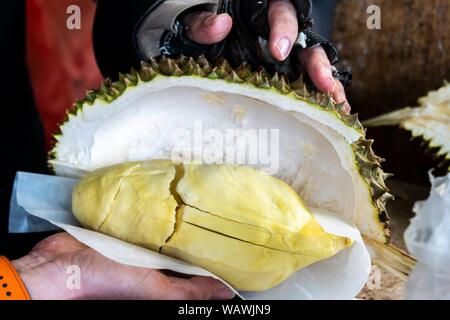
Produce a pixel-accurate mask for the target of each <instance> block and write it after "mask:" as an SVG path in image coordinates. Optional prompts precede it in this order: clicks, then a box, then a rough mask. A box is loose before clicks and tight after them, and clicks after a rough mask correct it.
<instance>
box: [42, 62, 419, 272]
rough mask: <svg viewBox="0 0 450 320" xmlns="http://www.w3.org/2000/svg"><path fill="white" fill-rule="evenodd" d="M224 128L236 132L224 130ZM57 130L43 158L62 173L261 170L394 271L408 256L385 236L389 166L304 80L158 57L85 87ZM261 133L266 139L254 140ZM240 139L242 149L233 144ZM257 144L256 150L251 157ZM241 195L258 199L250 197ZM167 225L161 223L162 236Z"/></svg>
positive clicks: (405, 266)
mask: <svg viewBox="0 0 450 320" xmlns="http://www.w3.org/2000/svg"><path fill="white" fill-rule="evenodd" d="M229 132H233V133H234V136H232V138H231V139H222V137H223V136H225V137H226V136H227V134H228V133H229ZM198 136H200V139H197V138H198ZM55 139H56V144H55V147H54V149H53V150H52V152H51V157H50V160H49V162H50V165H51V167H52V168H53V170H54V171H55V173H56V174H57V175H62V176H69V177H83V176H85V175H86V174H88V173H89V172H91V171H94V170H97V169H100V168H104V167H109V166H112V165H116V164H121V163H126V162H133V161H146V160H152V159H166V160H174V161H176V162H182V163H190V162H194V163H204V164H229V165H243V166H250V167H253V168H256V169H261V170H264V171H266V172H268V173H270V174H272V175H273V176H275V177H276V178H278V179H280V180H282V181H284V182H285V183H286V184H288V185H289V186H290V187H291V188H292V189H293V190H294V191H295V192H296V193H297V194H298V195H299V196H300V198H301V199H302V200H303V201H304V203H305V205H306V206H307V207H308V208H318V209H320V210H325V211H329V212H331V213H333V214H336V215H338V216H340V217H342V219H345V220H346V221H347V222H349V223H353V224H354V225H356V226H357V227H358V229H359V230H360V232H361V233H362V235H363V236H364V239H365V242H366V243H367V245H368V246H369V247H370V249H371V253H372V257H373V259H374V261H376V262H377V263H379V264H381V265H383V266H385V267H387V268H390V269H391V270H394V271H395V272H396V273H397V274H399V275H405V274H408V272H409V271H410V270H411V268H412V267H413V265H414V263H413V260H411V259H410V257H408V256H407V255H406V254H403V253H401V252H400V251H398V250H396V249H395V248H393V247H391V246H390V245H389V244H388V243H389V228H388V222H389V218H388V215H387V213H386V209H385V204H386V201H387V200H389V199H390V198H391V196H390V194H389V193H388V190H387V188H386V185H385V183H384V180H385V178H387V177H388V175H387V174H385V173H384V172H383V171H382V169H381V165H380V163H381V160H382V159H381V158H379V157H377V156H376V155H375V154H374V152H373V151H372V148H371V145H372V141H368V140H366V139H365V130H364V128H363V127H362V125H361V123H360V122H359V121H358V118H357V116H356V115H349V114H346V113H345V111H344V110H343V105H342V104H337V103H335V102H334V101H333V99H332V98H331V97H330V95H327V94H321V93H318V92H316V91H313V90H310V89H308V86H307V85H305V83H304V82H303V81H302V79H300V80H298V81H296V82H293V83H289V82H288V81H287V80H286V79H285V78H284V77H283V76H280V75H278V74H275V75H271V76H269V75H268V74H267V73H266V72H265V71H264V70H259V71H252V70H250V68H248V67H247V66H245V65H243V66H241V67H240V68H238V69H233V68H232V67H230V65H229V64H228V63H227V62H226V61H223V62H221V63H219V64H218V65H212V64H211V63H209V62H208V61H207V60H206V59H205V58H203V57H200V58H198V59H196V60H194V59H192V58H186V57H181V58H179V59H169V58H164V57H163V58H161V59H157V60H151V61H149V62H148V63H147V62H145V63H142V67H141V69H140V70H139V71H135V70H132V71H131V72H130V73H129V74H126V75H120V77H119V80H118V81H117V82H110V81H106V82H105V83H104V84H103V85H102V87H101V88H100V89H99V90H98V91H91V92H89V93H88V95H87V97H86V98H85V99H84V100H82V101H79V102H77V103H76V104H75V106H74V108H73V109H72V110H70V111H69V113H68V119H67V121H66V122H64V123H63V124H62V125H61V127H60V133H59V134H57V135H55ZM198 140H200V141H201V143H199V144H197V143H195V141H198ZM261 140H262V141H268V143H267V144H266V145H264V146H262V147H261V146H260V145H259V143H260V142H261ZM193 141H194V142H193ZM242 147H244V148H245V150H246V151H245V152H243V153H242V152H241V153H236V152H235V151H236V150H237V149H239V150H241V149H242ZM255 150H257V151H261V153H262V155H261V154H259V153H258V152H256V155H257V156H256V157H255V156H254V155H255V152H254V151H255ZM159 179H162V180H164V179H169V177H167V176H165V177H159ZM164 181H165V182H167V180H164ZM109 192H113V191H112V190H110V191H109ZM228 192H229V190H223V193H224V194H226V193H228ZM211 201H214V199H211ZM248 201H249V206H252V205H253V206H257V204H255V203H254V201H255V200H254V199H253V198H252V197H250V196H249V198H248ZM161 205H164V206H173V205H175V204H174V203H171V204H169V203H165V204H162V203H161ZM99 208H100V209H102V210H106V209H105V208H102V207H99ZM192 210H193V209H189V211H190V212H191V213H192V212H193V211H192ZM169 231H170V230H163V229H162V230H161V234H160V239H163V238H164V236H165V235H167V234H168V233H170V232H169ZM155 237H156V235H155ZM155 241H156V240H155Z"/></svg>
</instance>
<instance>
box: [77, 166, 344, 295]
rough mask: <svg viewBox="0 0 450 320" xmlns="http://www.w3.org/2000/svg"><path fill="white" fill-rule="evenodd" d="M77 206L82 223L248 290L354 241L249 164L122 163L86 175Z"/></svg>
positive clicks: (283, 277) (265, 286) (271, 283)
mask: <svg viewBox="0 0 450 320" xmlns="http://www.w3.org/2000/svg"><path fill="white" fill-rule="evenodd" d="M223 190H227V192H223ZM72 206H73V212H74V214H75V216H76V218H77V219H78V220H79V221H80V223H81V224H82V225H83V226H85V227H88V228H90V229H92V230H95V231H98V232H101V233H105V234H108V235H111V236H113V237H115V238H118V239H121V240H124V241H127V242H130V243H133V244H137V245H139V246H142V247H145V248H148V249H151V250H154V251H158V252H161V253H163V254H166V255H169V256H172V257H175V258H178V259H181V260H184V261H187V262H191V263H193V264H195V265H198V266H200V267H203V268H205V269H207V270H208V271H210V272H212V273H214V274H216V275H217V276H219V277H221V278H222V279H224V280H225V281H227V282H228V283H230V284H231V285H232V286H233V287H234V288H236V289H238V290H242V291H261V290H266V289H269V288H272V287H274V286H276V285H277V284H279V283H281V282H282V281H284V280H286V279H287V278H288V277H289V276H291V275H292V274H293V273H294V272H295V271H297V270H299V269H301V268H304V267H306V266H308V265H310V264H313V263H315V262H317V261H320V260H323V259H326V258H328V257H331V256H333V255H335V254H336V253H338V252H339V251H340V250H342V249H344V248H345V247H347V246H350V245H351V244H352V240H351V239H348V238H344V237H339V236H335V235H331V234H328V233H326V232H325V231H324V230H323V229H322V228H321V227H320V225H319V224H318V223H317V221H316V220H315V219H314V217H313V215H312V214H311V212H310V211H309V210H308V208H307V207H306V206H305V205H304V203H303V202H302V200H301V199H300V197H299V196H298V195H297V194H296V193H295V192H294V191H293V190H292V189H291V188H290V187H289V186H288V185H287V184H286V183H284V182H282V181H280V180H279V179H276V178H274V177H272V176H270V175H268V174H266V173H264V172H262V171H259V170H255V169H253V168H248V167H243V166H231V165H190V164H184V165H175V164H173V163H172V162H171V161H167V160H152V161H147V162H134V163H127V164H121V165H117V166H113V167H110V168H106V169H100V170H98V171H95V172H93V173H92V174H90V175H88V176H86V177H84V178H83V179H82V180H81V182H80V183H79V184H78V185H77V186H76V187H75V189H74V192H73V201H72Z"/></svg>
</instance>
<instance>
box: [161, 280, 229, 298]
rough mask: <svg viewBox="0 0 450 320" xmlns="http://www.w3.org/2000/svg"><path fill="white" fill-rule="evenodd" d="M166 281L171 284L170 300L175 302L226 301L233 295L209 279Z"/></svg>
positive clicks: (226, 288) (227, 289)
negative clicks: (175, 300)
mask: <svg viewBox="0 0 450 320" xmlns="http://www.w3.org/2000/svg"><path fill="white" fill-rule="evenodd" d="M168 279H169V281H170V282H171V284H172V293H173V294H172V298H173V299H177V300H228V299H231V298H233V297H234V295H235V294H234V292H233V291H231V290H230V289H229V288H228V287H227V286H225V285H224V284H223V283H222V282H220V281H219V280H216V279H213V278H210V277H199V276H197V277H192V278H190V279H181V278H172V277H169V278H168Z"/></svg>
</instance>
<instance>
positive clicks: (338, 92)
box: [333, 80, 351, 113]
mask: <svg viewBox="0 0 450 320" xmlns="http://www.w3.org/2000/svg"><path fill="white" fill-rule="evenodd" d="M333 99H334V101H336V102H337V103H342V102H343V103H344V111H345V112H346V113H350V111H351V107H350V104H349V103H348V101H347V97H346V95H345V89H344V86H343V85H342V83H341V82H340V81H337V80H336V87H335V89H334V92H333Z"/></svg>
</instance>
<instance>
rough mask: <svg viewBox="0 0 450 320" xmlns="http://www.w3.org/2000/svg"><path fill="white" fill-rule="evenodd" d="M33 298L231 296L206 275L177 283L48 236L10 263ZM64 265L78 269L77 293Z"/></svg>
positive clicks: (61, 237)
mask: <svg viewBox="0 0 450 320" xmlns="http://www.w3.org/2000/svg"><path fill="white" fill-rule="evenodd" d="M12 264H13V266H14V267H15V268H16V270H17V272H18V273H19V274H20V277H21V278H22V280H23V282H24V284H25V286H26V287H27V289H28V292H29V294H30V296H31V298H32V299H33V300H44V299H45V300H50V299H52V300H53V299H55V300H63V299H144V300H150V299H159V300H162V299H164V300H172V299H173V300H185V299H186V300H194V299H201V300H207V299H231V298H232V297H233V296H234V294H233V293H232V292H231V291H230V290H229V289H228V288H227V287H226V286H225V285H223V284H222V283H221V282H220V281H218V280H215V279H213V278H208V277H199V276H196V277H192V278H190V279H181V278H177V277H171V276H167V275H164V274H163V273H162V272H160V271H158V270H152V269H145V268H137V267H131V266H126V265H122V264H119V263H117V262H114V261H112V260H109V259H107V258H105V257H104V256H102V255H101V254H99V253H98V252H96V251H95V250H93V249H91V248H89V247H87V246H85V245H84V244H82V243H80V242H78V241H77V240H76V239H75V238H73V237H72V236H70V235H69V234H67V233H59V234H56V235H53V236H51V237H49V238H47V239H45V240H43V241H42V242H40V243H39V244H37V245H36V246H35V247H34V248H33V250H31V252H30V253H29V254H28V255H26V256H24V257H22V258H20V259H18V260H15V261H12ZM69 266H78V267H79V268H80V276H81V281H80V285H81V286H80V287H81V288H80V289H79V290H77V289H69V287H68V286H67V284H66V283H67V279H68V276H69V274H68V273H67V270H68V269H67V268H68V267H69Z"/></svg>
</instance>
